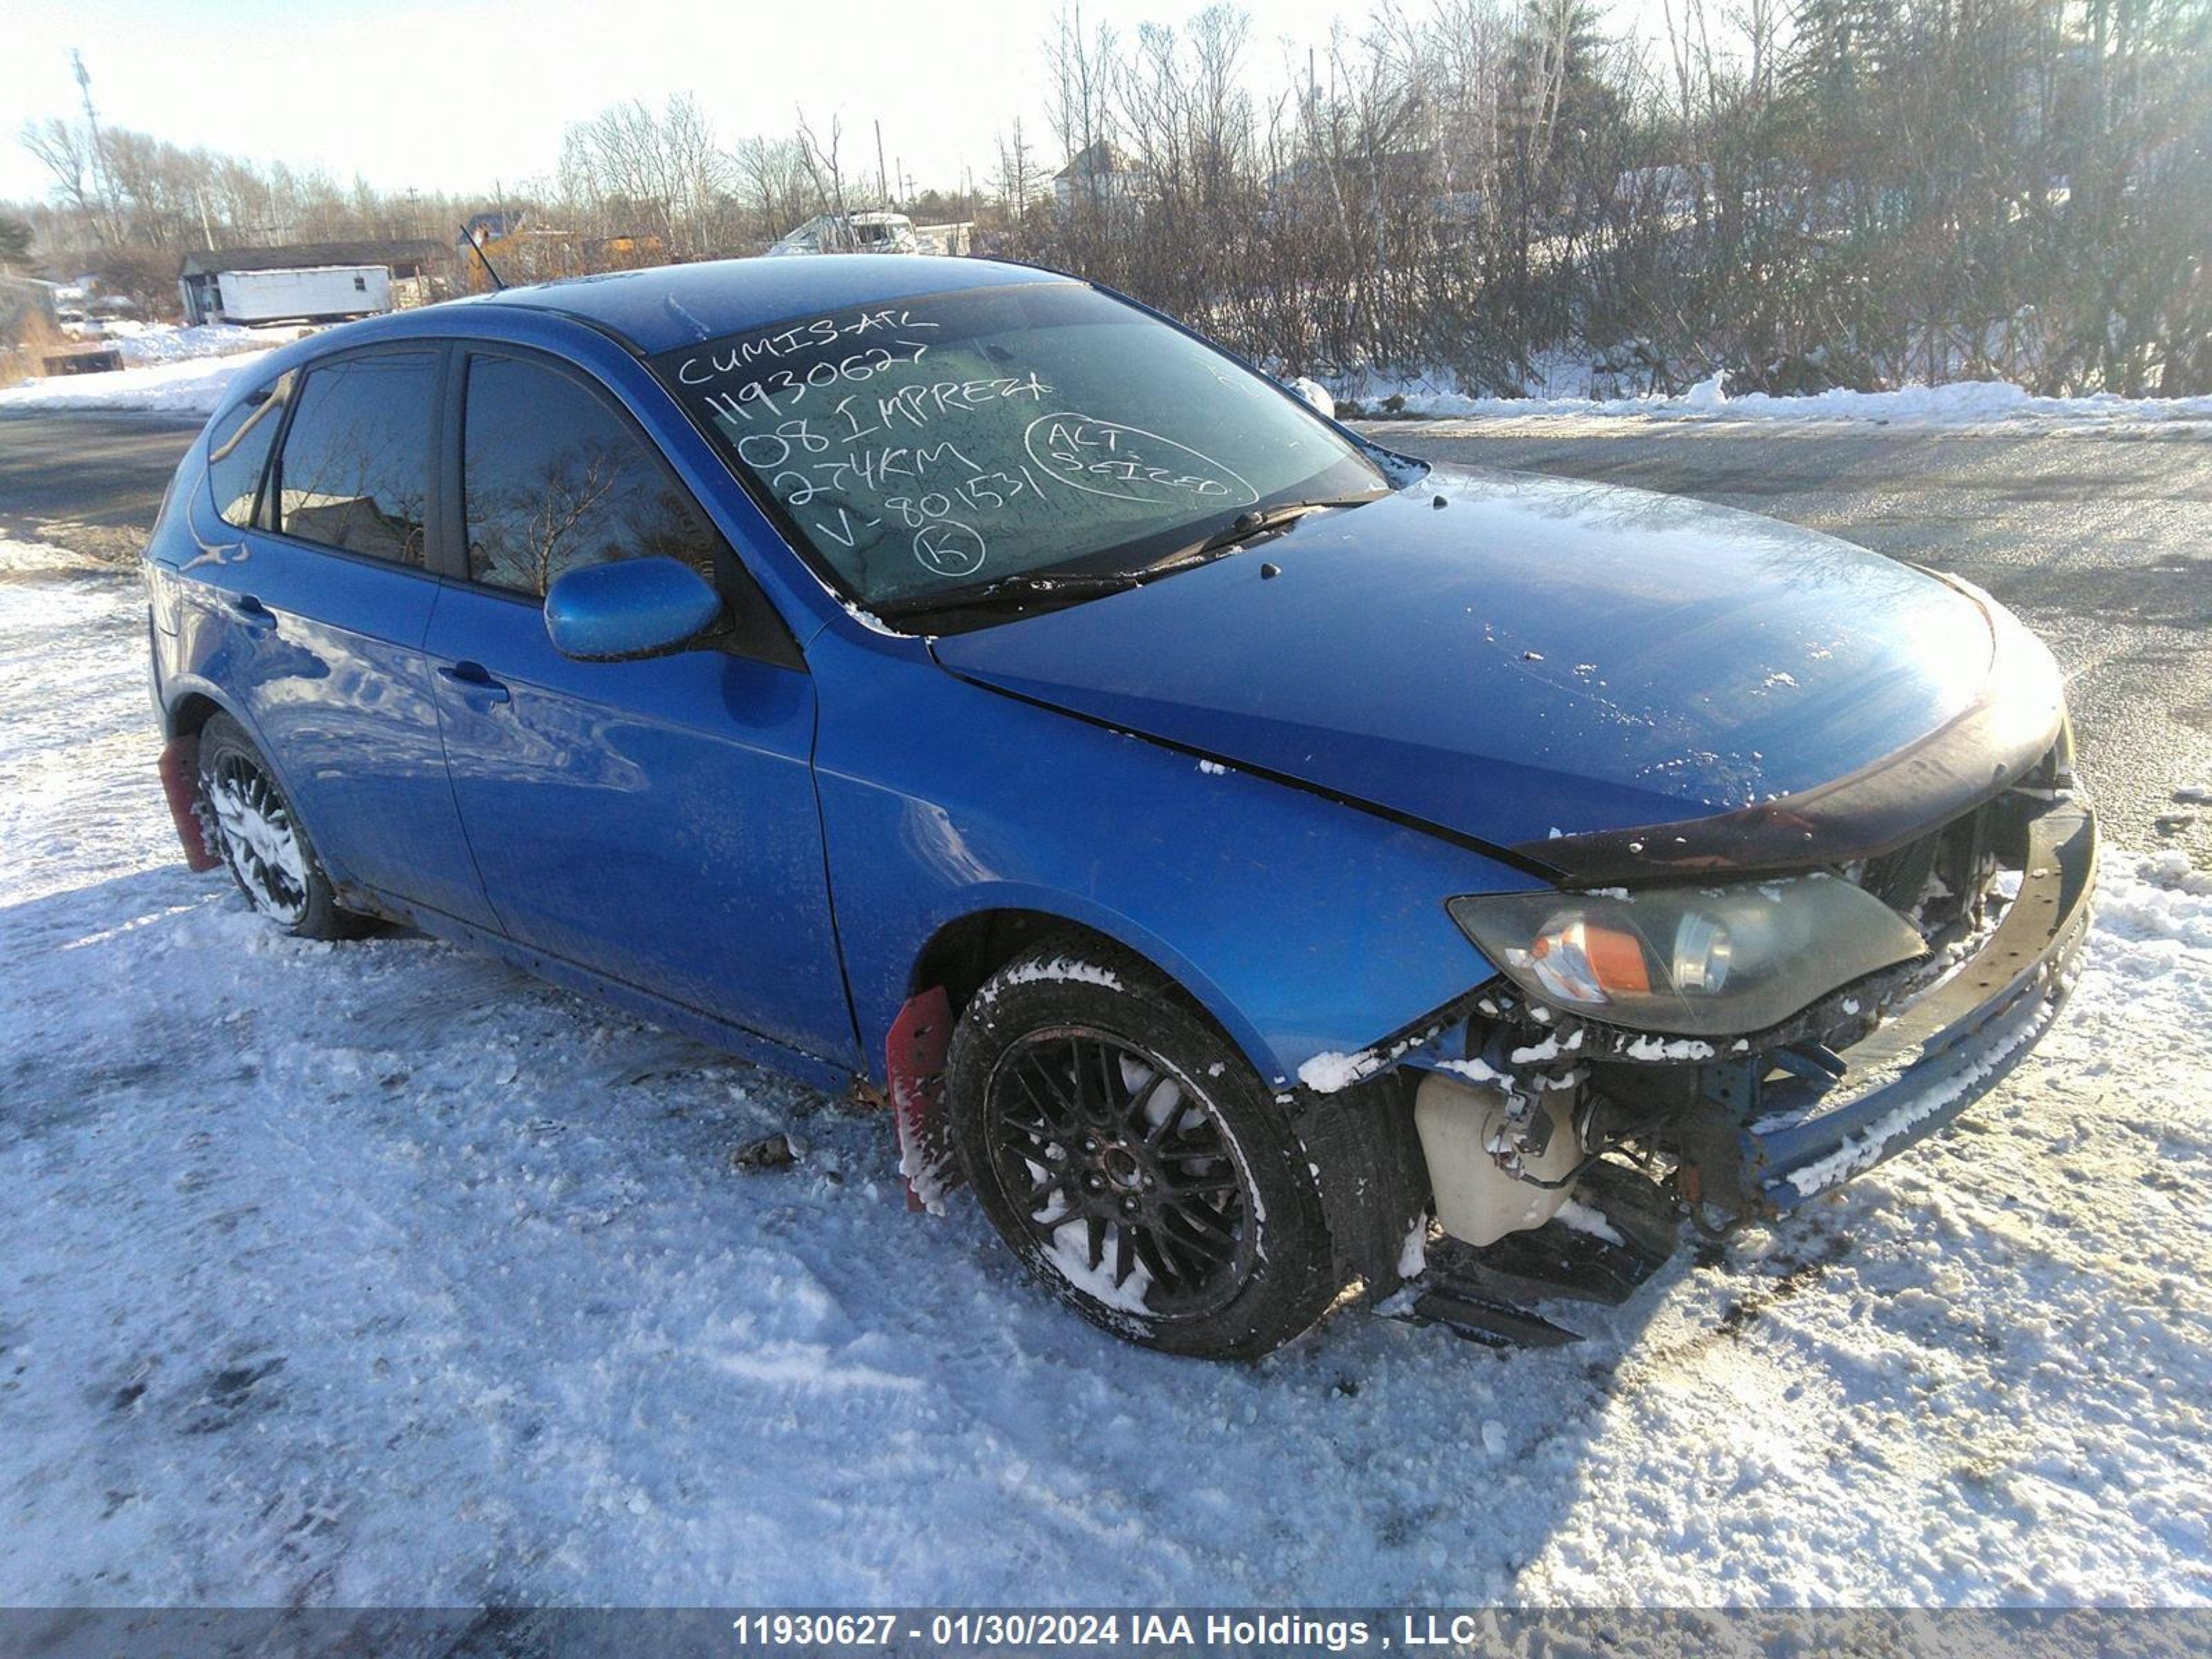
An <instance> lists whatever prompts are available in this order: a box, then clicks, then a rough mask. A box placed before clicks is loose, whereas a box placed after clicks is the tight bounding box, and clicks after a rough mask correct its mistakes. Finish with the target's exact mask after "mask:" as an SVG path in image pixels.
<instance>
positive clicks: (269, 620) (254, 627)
mask: <svg viewBox="0 0 2212 1659" xmlns="http://www.w3.org/2000/svg"><path fill="white" fill-rule="evenodd" d="M228 609H229V611H230V619H231V620H232V621H233V622H234V623H238V624H239V626H240V627H241V628H243V629H246V631H247V632H248V633H250V634H266V633H268V632H269V631H270V629H273V628H275V627H276V614H275V613H274V612H273V611H270V609H269V607H268V606H267V605H264V604H262V603H261V601H260V600H258V599H255V598H254V597H253V595H252V594H251V593H240V594H238V595H236V596H235V597H234V598H233V599H232V600H231V601H230V605H229V607H228Z"/></svg>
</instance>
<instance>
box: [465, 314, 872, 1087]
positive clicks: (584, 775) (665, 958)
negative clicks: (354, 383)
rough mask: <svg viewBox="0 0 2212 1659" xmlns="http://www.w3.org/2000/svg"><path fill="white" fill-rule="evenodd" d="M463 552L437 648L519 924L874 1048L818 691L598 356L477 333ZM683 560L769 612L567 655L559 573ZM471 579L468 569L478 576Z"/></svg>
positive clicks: (756, 1015)
mask: <svg viewBox="0 0 2212 1659" xmlns="http://www.w3.org/2000/svg"><path fill="white" fill-rule="evenodd" d="M447 409H448V414H447V423H448V425H449V426H450V427H453V428H457V435H458V436H459V454H458V458H456V457H455V456H454V455H453V454H452V453H449V454H448V456H447V468H448V476H449V477H453V479H454V481H455V483H454V489H453V493H454V494H455V495H457V496H458V497H459V500H458V501H457V502H456V504H455V509H456V512H457V513H458V515H459V519H460V521H461V524H462V526H463V532H462V536H463V542H464V545H465V553H466V560H467V563H466V568H465V572H464V571H461V570H459V569H457V570H455V571H454V572H453V580H448V581H447V584H446V586H445V588H444V591H443V592H441V595H440V597H439V600H438V605H437V610H436V611H435V615H434V616H433V617H432V619H431V623H430V632H429V635H428V655H429V659H430V663H431V667H432V670H433V679H434V682H435V689H436V696H437V701H438V709H439V713H440V716H441V721H442V724H443V729H444V732H445V739H446V756H447V763H448V765H449V767H450V769H451V771H452V775H453V792H454V795H455V797H456V799H458V800H459V804H460V810H461V817H462V821H463V823H465V825H466V827H467V830H468V836H469V842H470V845H471V847H472V848H473V849H474V850H475V854H476V860H477V866H478V868H480V869H481V870H482V872H483V880H484V886H485V890H486V892H487V894H488V895H489V898H490V900H491V903H492V907H493V908H494V909H495V911H496V912H497V914H498V916H499V919H500V923H501V927H504V928H505V930H506V931H507V933H508V934H509V935H510V936H511V937H513V939H515V940H517V941H518V942H519V943H521V944H523V945H528V946H530V947H532V948H533V949H537V950H540V951H546V952H548V953H550V954H551V955H554V956H556V957H564V958H566V959H568V961H570V962H573V963H578V964H580V965H581V966H583V967H585V968H587V969H592V971H594V972H597V973H599V974H603V975H606V976H608V977H609V978H611V979H614V980H617V981H623V982H624V983H626V984H629V985H631V986H635V987H639V988H641V989H643V990H646V991H649V992H652V993H653V994H657V995H659V996H663V997H666V998H669V999H671V1000H674V1001H677V1002H680V1003H683V1004H685V1005H687V1006H690V1007H692V1008H696V1009H698V1010H701V1011H702V1012H706V1013H708V1014H711V1015H713V1016H714V1017H716V1018H720V1019H723V1020H726V1021H729V1022H731V1023H732V1024H738V1025H741V1026H744V1027H745V1028H746V1029H748V1030H752V1031H756V1032H758V1033H760V1034H762V1035H763V1036H769V1037H770V1038H773V1039H775V1040H776V1041H778V1042H782V1043H785V1044H787V1045H788V1046H790V1047H792V1048H798V1049H799V1050H801V1051H803V1052H805V1053H807V1054H813V1055H817V1056H818V1057H821V1058H823V1059H827V1060H835V1061H836V1062H837V1063H839V1064H841V1065H844V1064H850V1063H851V1062H852V1061H853V1060H854V1058H855V1056H856V1053H857V1048H856V1044H855V1042H854V1036H853V1024H852V1014H851V1010H850V1006H849V1004H848V1000H847V997H846V994H845V987H844V976H843V973H842V969H841V968H840V965H839V962H838V956H837V943H836V933H835V929H834V927H833V925H832V922H831V919H830V913H829V883H828V876H827V873H826V870H825V867H824V863H823V848H822V827H821V815H820V811H819V809H818V806H817V802H816V799H815V793H814V780H813V770H812V755H813V742H814V685H813V682H812V680H811V678H809V677H808V676H807V674H806V673H805V669H804V665H803V663H802V661H801V659H799V655H798V653H797V652H796V650H795V649H794V648H793V647H791V645H790V642H789V639H788V636H787V635H784V634H783V633H782V632H781V624H780V623H775V621H774V618H773V617H772V615H771V613H769V610H768V606H767V601H766V600H765V599H764V598H763V597H762V596H761V595H760V593H759V592H758V591H757V589H755V588H753V587H752V586H751V584H750V580H748V579H747V578H746V577H745V576H744V573H743V571H742V569H741V568H739V567H738V564H737V562H736V561H735V559H734V557H733V556H732V554H731V553H730V551H729V550H728V549H726V547H723V546H721V545H720V542H719V538H717V537H716V536H715V534H714V532H713V531H712V530H711V528H710V527H709V526H708V521H707V520H706V518H705V516H704V515H703V514H702V513H701V512H700V510H699V508H698V507H697V506H696V503H695V502H693V501H691V500H690V497H689V496H688V495H686V494H685V493H684V489H683V487H682V486H681V484H680V483H678V481H677V479H676V478H675V477H674V476H673V474H672V473H671V471H669V470H668V468H667V467H666V466H665V464H664V463H663V462H662V461H661V459H659V455H658V454H657V453H654V451H653V449H652V448H651V447H650V445H649V443H648V441H647V439H646V438H645V436H644V435H643V434H642V433H641V431H640V430H639V428H637V427H636V426H635V424H634V423H633V422H631V421H630V420H629V417H628V416H626V415H625V414H623V412H622V411H621V410H619V409H618V408H617V406H616V405H615V404H613V403H612V401H611V399H610V398H609V397H608V396H607V395H606V394H605V392H603V391H601V390H600V389H599V388H598V387H597V386H594V385H592V384H590V383H587V381H586V380H585V379H584V378H583V377H582V376H581V375H580V374H578V373H576V372H574V371H572V370H570V369H569V368H567V367H565V366H562V365H556V364H555V363H554V362H551V361H550V360H546V359H542V358H538V357H536V356H530V355H527V354H522V353H517V352H511V351H507V350H506V349H501V350H497V351H493V350H477V351H471V353H470V354H469V355H468V356H467V359H466V376H465V381H464V382H463V383H462V384H460V385H459V386H456V387H455V388H454V389H453V395H452V396H451V397H449V399H448V404H447ZM644 555H661V556H670V557H675V558H679V559H683V560H684V561H685V562H688V563H690V564H691V565H692V566H693V567H694V568H696V569H698V570H699V571H700V572H701V574H703V575H706V576H708V579H709V580H712V581H714V583H715V584H716V586H718V588H719V589H720V591H721V592H722V593H723V595H724V596H725V599H726V601H727V602H728V603H729V604H730V605H732V614H733V616H735V617H740V618H744V619H747V620H748V621H749V622H750V623H754V624H757V623H761V622H762V621H763V620H765V621H766V622H768V623H770V624H771V629H772V638H773V639H774V641H775V642H776V644H777V647H780V648H768V649H761V648H757V647H749V646H748V645H747V644H746V643H744V641H749V640H752V639H755V638H759V637H770V636H771V632H770V630H763V629H760V628H758V627H757V626H748V627H745V628H743V629H735V630H733V637H732V639H729V640H724V641H710V642H708V643H706V644H703V645H702V646H701V647H696V648H694V649H690V650H685V651H680V652H676V653H671V654H669V655H665V656H661V657H656V658H652V659H647V660H643V661H633V662H577V661H573V660H571V659H568V658H565V657H563V656H562V655H561V654H560V653H558V652H556V650H554V648H553V647H552V644H551V641H550V640H549V639H548V638H547V636H546V631H545V620H544V611H543V610H542V607H541V601H542V599H543V597H544V592H545V589H546V588H547V587H548V586H550V585H551V584H552V582H553V581H554V580H556V578H558V577H559V576H560V575H561V574H562V573H563V572H565V571H568V570H570V569H574V568H577V567H579V566H580V565H586V564H592V563H596V562H604V561H606V560H611V559H618V558H626V557H635V556H644ZM464 577H465V580H464V579H463V578H464Z"/></svg>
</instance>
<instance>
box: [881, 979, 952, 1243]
mask: <svg viewBox="0 0 2212 1659" xmlns="http://www.w3.org/2000/svg"><path fill="white" fill-rule="evenodd" d="M951 1046H952V1005H951V1002H950V1001H948V1000H946V998H945V991H944V988H943V987H941V986H933V987H930V988H929V989H928V990H927V991H924V992H922V993H921V994H920V995H919V996H915V997H912V998H909V999H908V1001H907V1005H906V1006H905V1007H903V1008H902V1009H900V1010H899V1016H898V1018H897V1019H896V1020H895V1021H894V1022H893V1023H892V1024H891V1030H890V1036H888V1037H886V1038H885V1039H884V1060H885V1069H886V1070H887V1071H888V1073H890V1096H891V1112H892V1115H893V1116H894V1118H895V1120H896V1122H897V1124H898V1143H899V1173H900V1174H901V1175H902V1176H905V1177H906V1201H907V1205H908V1207H909V1208H911V1209H916V1210H927V1211H928V1212H930V1213H931V1214H933V1215H942V1214H943V1213H944V1212H945V1194H947V1193H949V1192H951V1190H952V1189H953V1188H955V1187H957V1186H958V1185H959V1184H960V1166H959V1164H957V1162H955V1161H954V1158H953V1156H952V1145H951V1139H950V1137H949V1136H948V1134H947V1133H946V1130H945V1054H946V1051H947V1050H949V1049H950V1048H951Z"/></svg>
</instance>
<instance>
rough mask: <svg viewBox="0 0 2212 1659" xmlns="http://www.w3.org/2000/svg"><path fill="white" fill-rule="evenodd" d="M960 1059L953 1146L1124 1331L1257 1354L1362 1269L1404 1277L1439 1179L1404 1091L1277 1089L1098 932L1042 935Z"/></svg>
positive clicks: (1312, 1318)
mask: <svg viewBox="0 0 2212 1659" xmlns="http://www.w3.org/2000/svg"><path fill="white" fill-rule="evenodd" d="M946 1071H947V1085H948V1086H947V1091H946V1105H947V1115H948V1120H949V1124H950V1127H951V1132H952V1139H953V1145H954V1148H955V1150H956V1151H957V1154H958V1156H959V1158H960V1162H961V1165H962V1168H963V1172H964V1173H965V1174H966V1176H967V1178H968V1182H969V1185H970V1186H972V1187H973V1188H975V1194H976V1197H977V1199H978V1200H979V1201H980V1202H981V1205H982V1206H983V1212H984V1213H985V1215H987V1217H988V1218H990V1221H991V1225H993V1226H994V1228H995V1229H996V1230H997V1231H998V1233H999V1235H1000V1237H1001V1238H1003V1239H1005V1240H1006V1243H1007V1245H1008V1246H1009V1247H1010V1248H1011V1249H1012V1250H1013V1252H1014V1254H1015V1255H1017V1256H1018V1257H1019V1258H1020V1260H1021V1261H1022V1262H1023V1264H1024V1266H1025V1267H1027V1268H1028V1269H1029V1270H1030V1272H1031V1273H1033V1274H1035V1275H1036V1277H1037V1278H1038V1279H1041V1280H1042V1281H1043V1283H1044V1284H1045V1285H1047V1287H1048V1288H1049V1289H1050V1290H1051V1291H1053V1292H1054V1294H1055V1295H1057V1296H1058V1297H1060V1299H1061V1300H1063V1301H1065V1302H1066V1303H1067V1304H1069V1305H1070V1306H1072V1307H1073V1308H1074V1309H1075V1310H1077V1311H1078V1312H1079V1313H1080V1314H1082V1315H1083V1316H1084V1317H1085V1318H1086V1319H1088V1320H1090V1321H1091V1322H1093V1323H1094V1324H1097V1325H1099V1326H1102V1327H1103V1328H1106V1329H1107V1330H1109V1331H1112V1332H1114V1333H1115V1334H1116V1335H1119V1336H1122V1337H1125V1338H1127V1339H1128V1340H1131V1341H1133V1342H1137V1343H1139V1344H1142V1345H1144V1346H1147V1347H1153V1348H1159V1349H1162V1350H1164V1351H1166V1352H1170V1353H1181V1354H1191V1355H1196V1356H1199V1357H1202V1358H1212V1359H1250V1358H1258V1357H1259V1356H1260V1355H1261V1354H1264V1353H1267V1352H1269V1351H1271V1350H1273V1349H1274V1348H1277V1347H1279V1346H1282V1345H1283V1344H1284V1343H1285V1342H1288V1341H1290V1340H1292V1339H1293V1338H1295V1337H1297V1336H1298V1335H1300V1334H1303V1333H1304V1332H1305V1331H1307V1330H1309V1329H1310V1328H1312V1327H1313V1326H1314V1325H1315V1324H1316V1322H1318V1321H1319V1320H1320V1319H1321V1317H1322V1315H1323V1314H1325V1313H1326V1312H1328V1310H1329V1309H1330V1308H1331V1307H1332V1306H1333V1305H1334V1304H1336V1302H1337V1301H1338V1300H1339V1299H1340V1297H1342V1295H1343V1293H1344V1291H1346V1288H1347V1286H1349V1285H1352V1283H1353V1282H1354V1281H1356V1280H1364V1282H1365V1283H1366V1284H1367V1285H1369V1287H1370V1289H1371V1290H1376V1291H1387V1290H1388V1289H1390V1288H1394V1287H1395V1284H1396V1282H1397V1280H1396V1277H1395V1267H1396V1252H1397V1247H1398V1246H1399V1245H1400V1244H1401V1243H1402V1242H1403V1240H1404V1238H1405V1237H1406V1233H1407V1229H1408V1227H1409V1226H1410V1225H1412V1223H1413V1218H1416V1217H1418V1216H1419V1214H1420V1213H1421V1212H1422V1210H1423V1208H1424V1206H1425V1192H1423V1191H1421V1190H1419V1186H1418V1183H1417V1182H1416V1181H1415V1179H1413V1177H1412V1176H1411V1175H1410V1172H1409V1169H1408V1166H1407V1164H1406V1163H1405V1160H1404V1158H1403V1157H1402V1152H1403V1149H1404V1146H1406V1145H1408V1144H1410V1137H1411V1134H1412V1117H1411V1114H1410V1112H1407V1111H1406V1110H1405V1103H1404V1101H1403V1098H1402V1096H1401V1094H1400V1093H1399V1092H1398V1091H1395V1090H1388V1091H1379V1090H1352V1091H1346V1093H1345V1094H1343V1095H1341V1096H1332V1097H1324V1098H1321V1099H1318V1100H1314V1099H1303V1100H1299V1099H1294V1100H1293V1101H1290V1102H1285V1101H1284V1100H1281V1099H1279V1098H1278V1097H1276V1095H1275V1093H1274V1092H1273V1091H1271V1090H1270V1089H1268V1088H1267V1085H1265V1084H1264V1083H1263V1082H1262V1081H1261V1079H1260V1078H1259V1077H1258V1076H1257V1075H1256V1074H1255V1073H1254V1072H1253V1070H1252V1068H1251V1067H1250V1066H1249V1065H1248V1064H1247V1063H1246V1062H1245V1060H1244V1059H1243V1056H1242V1055H1241V1054H1238V1053H1237V1050H1236V1048H1235V1047H1234V1045H1232V1044H1231V1042H1229V1040H1228V1039H1227V1038H1226V1037H1225V1036H1224V1035H1223V1034H1222V1033H1221V1031H1220V1030H1218V1028H1216V1027H1215V1026H1214V1025H1213V1024H1212V1022H1211V1021H1209V1020H1207V1019H1206V1018H1205V1016H1204V1015H1203V1013H1202V1012H1200V1010H1199V1009H1198V1008H1196V1007H1195V1006H1193V1005H1192V1004H1191V1003H1189V1002H1188V1000H1187V999H1185V998H1184V997H1183V996H1182V994H1181V993H1180V992H1179V991H1178V990H1177V989H1176V987H1174V986H1173V985H1171V984H1170V982H1169V981H1166V980H1165V979H1164V977H1163V976H1162V975H1159V974H1158V972H1157V971H1155V970H1154V969H1152V968H1150V967H1148V966H1147V965H1146V964H1145V963H1141V962H1139V961H1138V960H1137V959H1135V958H1134V957H1128V956H1127V955H1125V954H1123V953H1121V952H1119V951H1111V950H1106V949H1101V948H1099V947H1098V946H1097V945H1093V944H1092V943H1091V941H1089V940H1087V939H1081V940H1063V941H1061V942H1060V943H1059V944H1057V945H1055V944H1054V943H1053V942H1050V941H1047V942H1045V943H1043V944H1041V945H1037V946H1036V947H1035V948H1033V949H1031V950H1030V951H1025V952H1024V954H1023V955H1021V956H1020V957H1017V958H1016V959H1015V960H1014V961H1012V962H1011V963H1007V964H1006V967H1004V968H1002V969H1000V970H999V972H998V973H996V974H995V975H993V976H992V977H991V978H990V979H989V980H988V981H986V982H985V984H984V985H983V986H982V987H981V989H980V990H978V991H977V992H976V994H975V998H974V999H973V1000H972V1001H970V1002H969V1006H968V1007H967V1009H966V1011H965V1012H963V1015H962V1017H961V1020H960V1024H959V1026H958V1028H957V1030H956V1031H955V1033H954V1035H953V1039H952V1047H951V1055H950V1058H949V1061H948V1065H947V1068H946ZM1370 1237H1371V1238H1373V1239H1376V1240H1388V1244H1387V1247H1386V1248H1384V1249H1382V1250H1380V1251H1377V1250H1376V1249H1371V1248H1369V1247H1368V1246H1367V1245H1366V1244H1365V1243H1364V1241H1365V1240H1367V1239H1369V1238H1370ZM1352 1241H1362V1242H1361V1243H1352ZM1348 1245H1349V1246H1350V1247H1349V1248H1347V1246H1348ZM1378 1258H1383V1259H1378Z"/></svg>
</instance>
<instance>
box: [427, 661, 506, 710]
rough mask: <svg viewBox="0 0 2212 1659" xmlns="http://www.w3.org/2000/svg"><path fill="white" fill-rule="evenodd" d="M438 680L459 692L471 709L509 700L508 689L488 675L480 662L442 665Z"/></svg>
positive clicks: (487, 706)
mask: <svg viewBox="0 0 2212 1659" xmlns="http://www.w3.org/2000/svg"><path fill="white" fill-rule="evenodd" d="M438 678H440V679H441V680H443V681H445V683H446V684H448V685H450V686H452V687H453V689H454V690H456V691H459V693H460V694H461V699H462V701H463V702H466V703H468V704H469V705H470V706H471V708H489V707H490V706H491V705H492V704H494V703H495V702H506V701H507V688H506V687H505V686H503V685H501V684H500V683H499V682H498V681H497V680H495V679H494V678H492V677H491V676H490V675H489V674H488V673H486V672H485V671H484V665H483V664H482V663H480V662H457V663H453V664H450V665H449V664H442V663H441V665H439V668H438Z"/></svg>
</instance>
